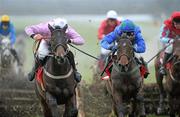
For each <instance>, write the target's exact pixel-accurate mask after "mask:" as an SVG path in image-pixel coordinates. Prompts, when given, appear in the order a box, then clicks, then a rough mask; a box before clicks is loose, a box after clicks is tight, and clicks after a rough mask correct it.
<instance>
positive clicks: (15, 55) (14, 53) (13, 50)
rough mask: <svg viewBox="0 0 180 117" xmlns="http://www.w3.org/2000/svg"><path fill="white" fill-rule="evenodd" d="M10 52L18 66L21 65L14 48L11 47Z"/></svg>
mask: <svg viewBox="0 0 180 117" xmlns="http://www.w3.org/2000/svg"><path fill="white" fill-rule="evenodd" d="M11 53H12V54H13V56H14V58H15V59H16V60H17V63H18V66H22V63H21V62H20V60H19V57H18V54H17V52H16V50H15V49H11Z"/></svg>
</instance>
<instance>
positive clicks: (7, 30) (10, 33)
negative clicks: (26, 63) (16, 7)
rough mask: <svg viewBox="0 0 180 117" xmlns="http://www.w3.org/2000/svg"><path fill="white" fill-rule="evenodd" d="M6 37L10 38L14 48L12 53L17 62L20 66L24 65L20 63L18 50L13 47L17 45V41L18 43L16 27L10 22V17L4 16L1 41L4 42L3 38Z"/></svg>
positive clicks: (0, 23)
mask: <svg viewBox="0 0 180 117" xmlns="http://www.w3.org/2000/svg"><path fill="white" fill-rule="evenodd" d="M6 37H9V39H10V42H11V46H12V48H11V53H12V54H13V56H14V58H15V59H16V60H17V62H18V65H22V64H21V63H20V60H19V57H18V55H17V52H16V50H15V49H14V48H13V45H14V44H15V41H16V34H15V29H14V26H13V24H12V23H11V22H10V18H9V16H8V15H3V16H2V17H1V22H0V39H1V40H2V39H3V38H6ZM1 40H0V41H1Z"/></svg>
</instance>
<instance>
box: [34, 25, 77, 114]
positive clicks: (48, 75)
mask: <svg viewBox="0 0 180 117" xmlns="http://www.w3.org/2000/svg"><path fill="white" fill-rule="evenodd" d="M49 29H50V31H51V40H50V45H51V51H52V54H51V55H49V57H48V58H47V61H46V64H45V66H44V68H43V83H44V88H42V87H43V86H42V85H40V83H39V82H38V81H37V79H36V83H35V84H36V93H37V95H38V97H39V98H40V101H41V104H42V107H43V111H44V116H45V117H60V110H58V105H62V104H64V105H65V112H64V114H63V116H64V117H77V115H78V110H77V106H76V93H75V88H76V85H77V83H76V81H75V80H74V70H73V68H72V66H71V64H70V60H69V58H68V53H69V52H70V51H69V49H68V46H67V43H68V39H67V37H66V34H65V31H66V29H67V26H65V27H64V28H63V29H60V28H57V29H53V28H52V27H51V26H50V25H49ZM72 59H74V58H72ZM61 115H62V114H61Z"/></svg>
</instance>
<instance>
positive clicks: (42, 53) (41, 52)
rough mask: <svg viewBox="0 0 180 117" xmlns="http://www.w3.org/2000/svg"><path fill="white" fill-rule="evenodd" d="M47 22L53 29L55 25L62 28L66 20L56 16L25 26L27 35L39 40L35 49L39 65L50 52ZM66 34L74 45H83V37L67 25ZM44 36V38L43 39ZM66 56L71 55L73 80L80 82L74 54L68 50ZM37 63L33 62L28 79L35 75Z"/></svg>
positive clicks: (49, 34) (49, 33)
mask: <svg viewBox="0 0 180 117" xmlns="http://www.w3.org/2000/svg"><path fill="white" fill-rule="evenodd" d="M48 24H49V25H50V26H52V27H53V28H54V29H55V27H57V26H58V27H60V28H63V27H65V26H66V25H67V21H66V20H65V19H61V18H57V19H54V20H52V21H48V22H44V23H40V24H37V25H32V26H27V27H26V28H25V32H26V34H27V35H28V36H30V37H31V38H33V39H34V40H41V42H40V45H39V48H38V50H37V55H36V56H37V58H38V60H39V62H40V64H41V65H44V63H45V61H44V58H45V57H46V56H47V55H48V54H49V53H50V52H51V51H50V50H49V49H48V48H49V46H50V44H49V43H48V39H50V38H51V32H50V30H49V28H48ZM66 35H67V37H68V38H69V39H70V42H71V43H72V44H75V45H83V44H84V43H85V41H84V39H83V38H82V37H81V36H80V34H78V33H77V32H76V31H75V30H74V29H73V28H72V27H71V26H69V25H68V28H67V30H66ZM45 38H46V39H45ZM68 56H70V57H72V58H73V59H72V60H70V63H71V64H72V67H73V68H74V70H75V80H76V81H77V82H80V80H81V74H80V73H79V72H77V69H76V66H75V62H74V55H73V53H72V52H71V51H69V53H68ZM38 67H39V64H37V62H35V64H34V67H33V69H32V71H31V72H30V73H29V74H28V79H29V80H30V81H32V80H33V79H34V77H35V72H36V70H37V69H38Z"/></svg>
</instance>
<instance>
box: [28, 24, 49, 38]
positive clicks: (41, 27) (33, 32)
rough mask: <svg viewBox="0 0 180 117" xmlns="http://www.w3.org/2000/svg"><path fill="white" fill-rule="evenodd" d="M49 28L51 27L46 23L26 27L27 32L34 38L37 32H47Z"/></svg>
mask: <svg viewBox="0 0 180 117" xmlns="http://www.w3.org/2000/svg"><path fill="white" fill-rule="evenodd" d="M48 30H49V29H48V28H47V26H46V24H44V23H40V24H38V25H32V26H27V27H25V32H26V34H27V35H28V36H29V37H31V38H33V37H34V36H35V35H36V34H42V33H47V31H48Z"/></svg>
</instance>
